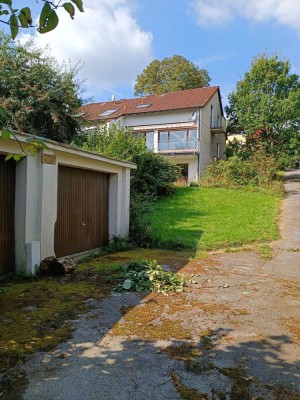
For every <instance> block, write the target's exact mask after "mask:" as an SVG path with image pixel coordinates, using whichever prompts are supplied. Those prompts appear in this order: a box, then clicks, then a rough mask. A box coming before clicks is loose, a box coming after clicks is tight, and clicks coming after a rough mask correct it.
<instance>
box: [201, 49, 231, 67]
mask: <svg viewBox="0 0 300 400" xmlns="http://www.w3.org/2000/svg"><path fill="white" fill-rule="evenodd" d="M235 56H236V54H235V53H233V52H231V53H224V54H211V55H209V56H207V57H204V58H201V59H199V60H197V61H196V64H197V65H198V66H199V67H200V68H201V67H204V66H206V65H208V64H212V63H215V62H222V61H227V60H230V59H232V58H234V57H235Z"/></svg>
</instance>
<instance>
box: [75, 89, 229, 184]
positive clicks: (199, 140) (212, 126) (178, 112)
mask: <svg viewBox="0 0 300 400" xmlns="http://www.w3.org/2000/svg"><path fill="white" fill-rule="evenodd" d="M80 112H81V113H82V115H83V117H84V118H85V120H86V121H87V122H88V123H89V124H90V126H92V127H93V126H101V125H104V124H107V125H108V126H110V125H111V124H114V123H117V122H119V123H121V124H122V125H123V126H125V127H130V128H131V129H132V132H133V134H142V135H144V136H145V140H146V144H147V146H148V147H149V148H150V149H152V150H153V151H154V152H156V153H159V154H161V155H163V156H164V157H167V158H168V159H170V160H173V161H174V162H175V163H176V164H177V165H180V167H181V171H182V175H183V178H185V179H186V180H187V181H188V182H192V181H197V180H198V179H199V176H200V173H201V171H202V170H203V168H204V167H205V166H206V165H207V164H208V163H209V162H210V161H212V160H214V159H222V158H224V152H225V149H226V138H225V127H226V126H225V125H226V121H225V118H224V115H223V108H222V102H221V95H220V89H219V87H217V86H215V87H208V88H199V89H191V90H183V91H179V92H173V93H166V94H162V95H149V96H145V97H140V98H135V99H123V100H114V101H108V102H103V103H94V104H90V105H86V106H83V107H82V108H81V109H80Z"/></svg>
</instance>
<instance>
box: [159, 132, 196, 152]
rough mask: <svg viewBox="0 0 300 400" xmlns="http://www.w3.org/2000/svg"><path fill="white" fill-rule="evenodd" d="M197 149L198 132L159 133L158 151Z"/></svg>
mask: <svg viewBox="0 0 300 400" xmlns="http://www.w3.org/2000/svg"><path fill="white" fill-rule="evenodd" d="M196 148H197V131H196V130H195V129H191V130H172V131H162V132H159V139H158V150H186V149H196Z"/></svg>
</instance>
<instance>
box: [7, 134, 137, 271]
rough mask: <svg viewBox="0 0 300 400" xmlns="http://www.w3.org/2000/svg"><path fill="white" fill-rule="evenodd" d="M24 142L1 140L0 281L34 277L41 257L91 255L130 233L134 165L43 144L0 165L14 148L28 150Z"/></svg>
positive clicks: (20, 137) (24, 137)
mask: <svg viewBox="0 0 300 400" xmlns="http://www.w3.org/2000/svg"><path fill="white" fill-rule="evenodd" d="M29 137H30V136H28V135H26V134H24V133H20V132H18V133H16V137H11V138H10V139H9V140H2V141H0V152H1V153H0V275H1V274H5V273H7V272H13V271H15V272H22V273H27V274H35V272H36V270H37V268H38V266H39V264H40V263H41V261H42V260H43V259H44V258H46V257H54V256H55V257H64V256H72V255H74V254H78V253H84V252H88V251H93V250H94V249H98V248H101V247H102V246H105V245H107V244H108V243H109V240H111V238H113V237H114V236H120V237H126V236H127V235H128V232H129V203H130V171H131V170H133V169H136V165H135V164H133V163H131V162H127V161H121V160H116V159H113V158H110V157H105V156H102V155H101V154H96V153H93V152H90V151H86V150H83V149H79V148H74V147H71V146H68V145H66V144H61V143H56V142H53V141H48V140H45V141H44V143H45V145H46V147H45V148H43V149H42V150H40V151H37V152H36V153H34V154H32V155H29V156H27V157H23V158H21V160H20V161H18V162H17V163H16V162H14V161H11V160H10V161H9V162H5V154H9V153H17V152H19V151H20V143H21V144H22V147H23V149H24V150H25V151H27V150H28V146H29V142H28V139H29ZM28 153H29V151H28ZM1 154H2V155H1Z"/></svg>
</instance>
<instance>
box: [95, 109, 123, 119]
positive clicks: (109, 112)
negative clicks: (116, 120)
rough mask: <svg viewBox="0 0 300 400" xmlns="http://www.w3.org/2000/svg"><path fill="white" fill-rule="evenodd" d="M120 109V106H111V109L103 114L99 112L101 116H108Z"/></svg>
mask: <svg viewBox="0 0 300 400" xmlns="http://www.w3.org/2000/svg"><path fill="white" fill-rule="evenodd" d="M118 110H119V109H118V108H111V109H109V110H106V111H103V112H102V113H101V114H99V117H106V116H107V115H111V114H113V113H114V112H116V111H118Z"/></svg>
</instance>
